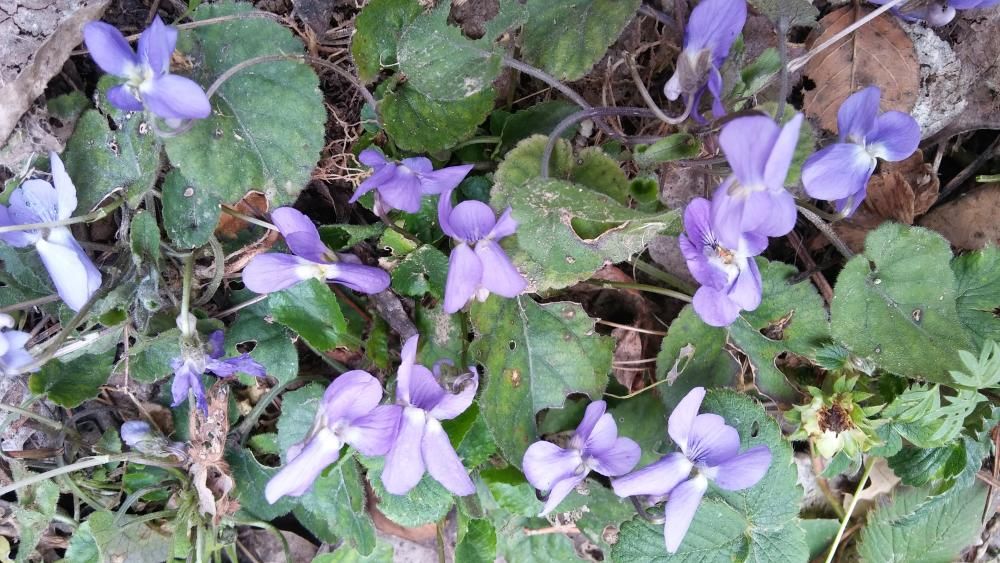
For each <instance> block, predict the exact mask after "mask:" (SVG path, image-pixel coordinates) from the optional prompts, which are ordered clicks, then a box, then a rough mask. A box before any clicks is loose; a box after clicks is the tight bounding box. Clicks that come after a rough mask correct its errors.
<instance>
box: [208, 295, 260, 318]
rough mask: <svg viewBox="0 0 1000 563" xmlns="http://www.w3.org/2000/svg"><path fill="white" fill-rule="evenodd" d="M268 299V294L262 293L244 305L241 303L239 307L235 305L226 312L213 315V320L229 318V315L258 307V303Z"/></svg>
mask: <svg viewBox="0 0 1000 563" xmlns="http://www.w3.org/2000/svg"><path fill="white" fill-rule="evenodd" d="M267 298H268V294H267V293H262V294H260V295H258V296H256V297H251V298H250V299H247V300H246V301H244V302H242V303H239V304H237V305H233V306H232V307H230V308H228V309H226V310H225V311H219V312H218V313H216V314H214V315H212V318H216V319H221V318H222V317H228V316H229V315H232V314H233V313H235V312H237V311H239V310H240V309H243V308H246V307H249V306H251V305H256V304H257V303H260V302H261V301H263V300H265V299H267Z"/></svg>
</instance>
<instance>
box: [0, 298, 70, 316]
mask: <svg viewBox="0 0 1000 563" xmlns="http://www.w3.org/2000/svg"><path fill="white" fill-rule="evenodd" d="M53 301H59V296H58V295H46V296H45V297H39V298H37V299H29V300H27V301H21V302H20V303H14V304H13V305H8V306H6V307H0V313H9V312H11V311H20V310H21V309H30V308H32V307H34V306H35V305H45V304H46V303H52V302H53Z"/></svg>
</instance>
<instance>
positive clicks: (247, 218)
mask: <svg viewBox="0 0 1000 563" xmlns="http://www.w3.org/2000/svg"><path fill="white" fill-rule="evenodd" d="M219 208H220V209H222V212H223V213H225V214H226V215H230V216H233V217H236V218H237V219H241V220H243V221H246V222H247V223H252V224H254V225H257V226H258V227H264V228H265V229H269V230H272V231H277V230H278V227H275V226H274V225H272V224H271V223H268V222H267V221H264V220H262V219H258V218H256V217H251V216H249V215H247V214H246V213H240V212H239V211H237V210H235V209H233V208H232V207H230V206H228V205H225V204H223V205H220V206H219Z"/></svg>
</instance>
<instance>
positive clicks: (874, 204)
mask: <svg viewBox="0 0 1000 563" xmlns="http://www.w3.org/2000/svg"><path fill="white" fill-rule="evenodd" d="M940 187H941V182H940V180H939V179H938V177H937V175H936V174H934V171H933V170H932V169H931V167H930V165H929V164H927V163H925V162H924V157H923V153H921V152H920V151H917V152H915V153H913V154H912V155H911V156H910V158H907V159H906V160H903V161H901V162H883V163H881V164H880V165H879V169H878V171H877V172H876V174H875V175H874V176H872V179H871V180H870V181H869V182H868V195H867V197H866V198H865V201H864V202H863V203H862V204H861V206H860V207H859V208H858V210H857V211H855V212H854V215H852V216H851V217H849V218H847V219H844V220H843V221H838V222H837V223H834V225H833V229H834V230H835V231H836V232H837V234H838V235H840V237H841V238H842V239H843V240H844V242H845V243H847V246H848V247H850V248H851V250H854V251H855V252H860V251H861V250H862V249H864V246H865V237H866V236H867V235H868V232H869V231H871V230H873V229H875V228H876V227H878V226H879V225H881V224H882V223H884V222H885V221H895V222H897V223H903V224H905V225H912V224H913V222H914V221H915V220H916V219H917V217H920V216H921V215H923V214H924V213H927V210H928V209H930V208H931V206H932V205H934V202H935V201H937V196H938V189H939V188H940ZM817 241H818V239H817ZM822 242H825V240H824V241H822ZM814 248H815V246H814Z"/></svg>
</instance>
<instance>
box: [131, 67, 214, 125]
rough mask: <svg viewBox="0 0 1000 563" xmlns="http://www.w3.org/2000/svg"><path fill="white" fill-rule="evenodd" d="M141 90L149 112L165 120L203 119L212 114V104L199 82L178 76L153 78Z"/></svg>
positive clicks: (167, 75) (169, 75)
mask: <svg viewBox="0 0 1000 563" xmlns="http://www.w3.org/2000/svg"><path fill="white" fill-rule="evenodd" d="M148 84H149V85H148V86H147V87H145V89H143V90H140V95H141V96H142V101H143V103H145V104H146V107H148V108H149V111H151V112H153V113H155V114H156V115H158V116H160V117H162V118H164V119H202V118H205V117H208V116H209V114H211V113H212V104H211V103H209V101H208V96H206V95H205V91H204V90H202V89H201V86H199V85H198V83H197V82H195V81H193V80H191V79H190V78H184V77H183V76H178V75H176V74H166V75H163V76H160V77H157V78H153V79H151V80H150V81H149V82H148Z"/></svg>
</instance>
